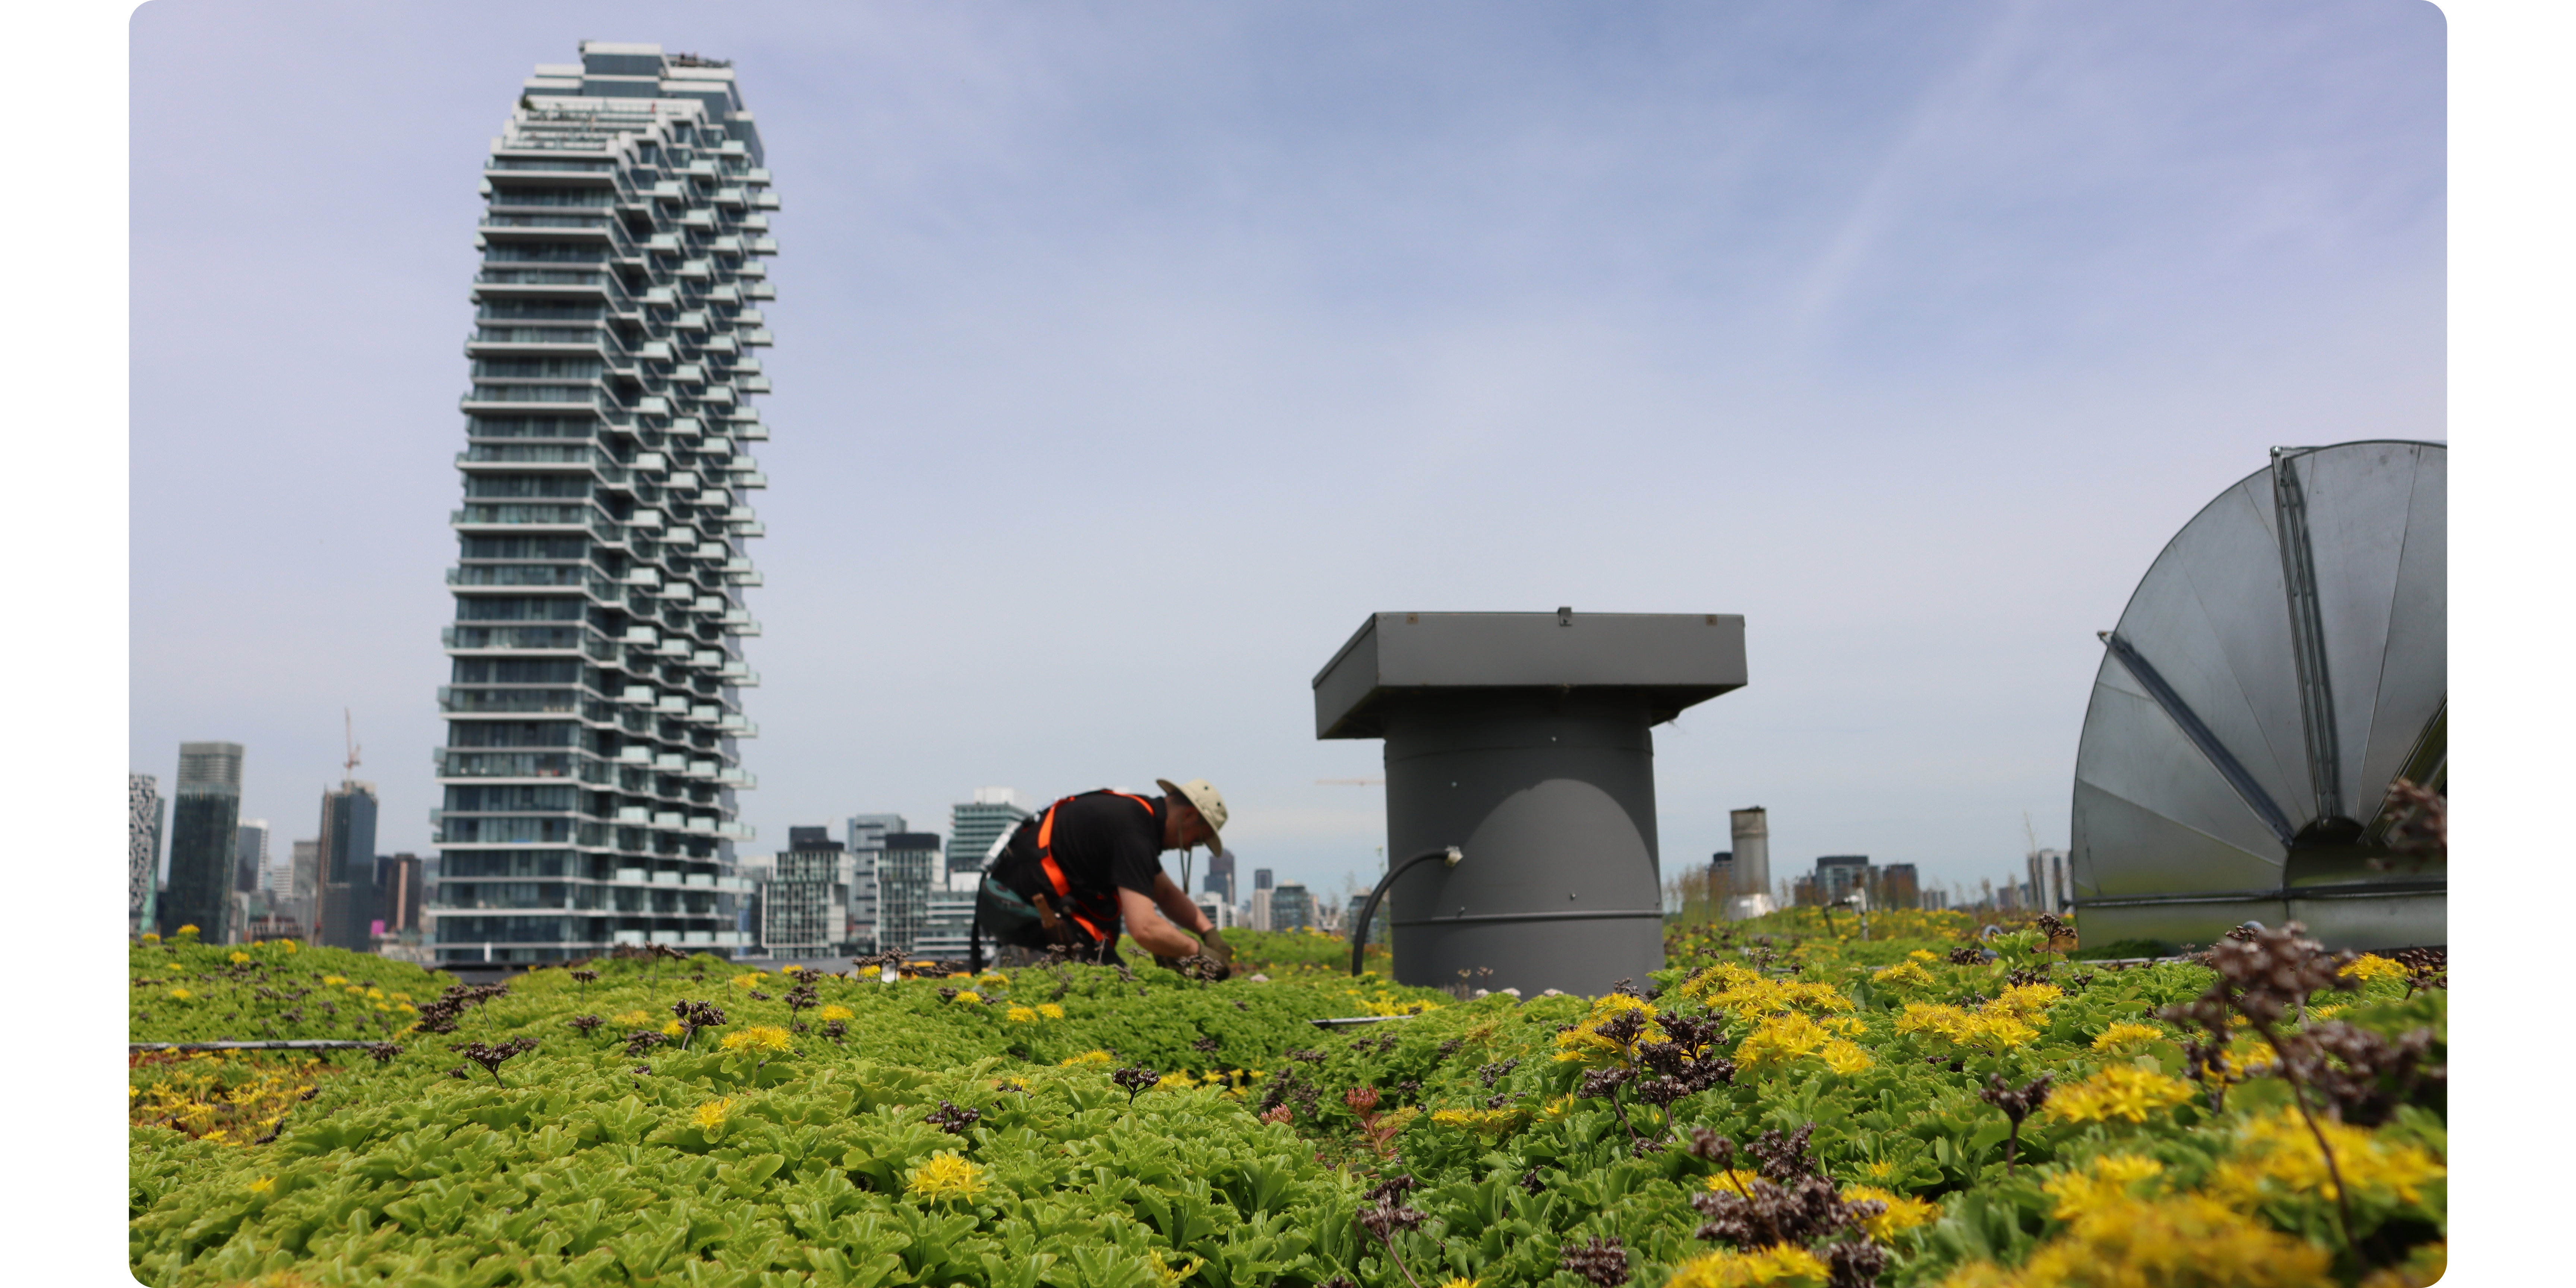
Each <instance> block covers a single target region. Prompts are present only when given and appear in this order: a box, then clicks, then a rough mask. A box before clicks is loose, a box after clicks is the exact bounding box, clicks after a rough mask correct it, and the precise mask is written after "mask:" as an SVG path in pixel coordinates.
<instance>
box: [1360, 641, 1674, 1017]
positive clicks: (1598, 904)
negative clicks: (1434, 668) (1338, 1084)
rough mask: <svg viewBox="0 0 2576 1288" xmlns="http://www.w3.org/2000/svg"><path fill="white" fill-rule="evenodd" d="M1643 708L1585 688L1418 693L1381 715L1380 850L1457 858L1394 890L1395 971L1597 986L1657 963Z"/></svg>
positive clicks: (1659, 928)
mask: <svg viewBox="0 0 2576 1288" xmlns="http://www.w3.org/2000/svg"><path fill="white" fill-rule="evenodd" d="M1648 719H1649V716H1648V713H1647V711H1646V709H1645V705H1644V704H1643V703H1642V702H1640V701H1638V700H1636V699H1633V698H1629V697H1624V696H1622V695H1619V694H1617V693H1615V692H1599V691H1584V690H1574V691H1572V692H1558V691H1552V690H1535V691H1533V690H1527V689H1511V690H1500V691H1495V690H1487V691H1483V692H1474V693H1440V694H1420V695H1415V696H1412V697H1410V698H1408V699H1407V700H1405V701H1404V702H1402V703H1400V704H1396V705H1395V706H1394V707H1393V709H1391V710H1390V711H1389V713H1388V715H1387V718H1386V735H1385V737H1386V816H1387V820H1386V821H1387V841H1388V846H1389V848H1388V851H1387V853H1388V855H1389V856H1390V857H1394V856H1400V855H1406V854H1413V853H1418V852H1420V851H1422V850H1426V849H1432V848H1436V847H1439V846H1444V845H1455V846H1458V847H1459V848H1460V849H1462V850H1464V851H1465V853H1466V856H1467V857H1466V860H1465V861H1464V862H1462V863H1461V864H1459V865H1458V866H1457V867H1455V868H1444V867H1441V866H1439V865H1437V864H1424V865H1423V866H1422V867H1420V868H1417V869H1415V870H1414V871H1412V872H1410V873H1407V874H1406V875H1405V876H1404V877H1403V879H1401V880H1399V881H1398V882H1397V883H1396V886H1395V889H1394V890H1393V891H1391V892H1390V893H1389V895H1388V899H1387V902H1388V904H1389V905H1390V907H1391V909H1392V913H1391V917H1390V921H1391V922H1392V924H1393V927H1394V933H1395V961H1396V977H1397V979H1399V980H1400V981H1402V982H1403V983H1406V984H1416V985H1426V986H1430V987H1435V988H1436V987H1443V986H1447V985H1453V984H1457V983H1459V982H1461V979H1462V978H1464V979H1467V980H1468V981H1469V982H1471V983H1472V984H1473V986H1475V987H1480V988H1490V989H1496V990H1500V989H1503V988H1517V989H1519V990H1521V994H1522V996H1524V997H1530V996H1535V995H1537V994H1538V993H1539V992H1541V991H1543V990H1545V989H1550V988H1555V989H1561V990H1563V991H1565V992H1568V993H1582V994H1600V993H1605V992H1608V991H1609V990H1610V988H1611V986H1612V985H1614V984H1616V983H1617V982H1618V981H1619V980H1622V979H1629V980H1634V981H1636V982H1637V983H1638V984H1640V985H1643V984H1644V983H1645V982H1646V975H1647V973H1648V972H1650V971H1654V970H1659V969H1661V968H1662V967H1663V964H1664V944H1663V897H1662V896H1663V891H1662V879H1661V875H1660V872H1661V869H1660V867H1659V863H1658V854H1657V849H1656V840H1655V773H1654V740H1653V736H1652V734H1651V733H1650V732H1649V730H1648V727H1647V725H1648ZM1480 969H1490V970H1491V971H1492V972H1493V973H1492V974H1491V975H1490V976H1479V975H1476V974H1475V972H1477V971H1479V970H1480ZM1461 971H1465V972H1469V974H1468V975H1467V976H1464V977H1462V976H1461V974H1460V972H1461Z"/></svg>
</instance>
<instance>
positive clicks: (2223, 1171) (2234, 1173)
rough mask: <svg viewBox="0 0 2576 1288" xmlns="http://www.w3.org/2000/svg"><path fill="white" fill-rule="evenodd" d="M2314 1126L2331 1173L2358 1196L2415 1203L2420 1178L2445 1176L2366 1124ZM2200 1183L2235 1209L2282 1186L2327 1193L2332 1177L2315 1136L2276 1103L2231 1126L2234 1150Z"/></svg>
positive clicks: (2421, 1155) (2422, 1155)
mask: <svg viewBox="0 0 2576 1288" xmlns="http://www.w3.org/2000/svg"><path fill="white" fill-rule="evenodd" d="M2317 1128H2318V1129H2319V1130H2321V1131H2323V1132H2324V1133H2325V1135H2326V1143H2327V1144H2329V1145H2331V1146H2333V1147H2334V1158H2335V1167H2336V1170H2338V1171H2340V1172H2341V1173H2342V1174H2343V1180H2344V1183H2345V1184H2346V1185H2350V1186H2351V1187H2353V1189H2354V1190H2356V1191H2358V1192H2360V1193H2361V1194H2363V1195H2364V1196H2366V1197H2374V1198H2387V1197H2391V1196H2393V1197H2395V1198H2397V1199H2399V1200H2401V1201H2403V1202H2407V1203H2412V1202H2415V1201H2416V1199H2417V1198H2418V1196H2419V1194H2420V1190H2419V1188H2418V1187H2420V1186H2421V1185H2422V1184H2423V1183H2424V1182H2426V1181H2431V1180H2438V1179H2440V1178H2441V1177H2443V1176H2445V1175H2447V1174H2448V1173H2447V1172H2446V1171H2445V1170H2444V1168H2443V1166H2442V1164H2441V1162H2440V1160H2438V1159H2436V1158H2434V1157H2433V1155H2432V1154H2430V1153H2428V1152H2426V1151H2425V1150H2424V1149H2423V1148H2422V1147H2421V1146H2417V1145H2404V1144H2398V1143H2396V1142H2394V1141H2388V1140H2383V1139H2381V1138H2380V1137H2378V1136H2377V1135H2374V1134H2373V1133H2372V1132H2371V1131H2370V1130H2369V1129H2368V1128H2365V1127H2355V1126H2353V1125H2351V1124H2349V1123H2343V1122H2337V1121H2335V1120H2334V1119H2331V1118H2320V1119H2318V1120H2317ZM2208 1187H2209V1190H2210V1192H2211V1193H2213V1194H2217V1195H2219V1196H2220V1197H2222V1198H2225V1199H2227V1200H2228V1201H2230V1202H2232V1203H2235V1204H2236V1205H2237V1206H2239V1207H2251V1206H2253V1205H2255V1204H2257V1203H2260V1202H2262V1201H2263V1200H2264V1199H2266V1198H2268V1197H2270V1196H2272V1195H2275V1194H2278V1193H2280V1192H2282V1191H2284V1190H2286V1191H2289V1192H2291V1193H2294V1194H2316V1195H2321V1196H2324V1197H2326V1198H2332V1197H2334V1181H2333V1178H2332V1177H2331V1176H2330V1175H2329V1174H2328V1173H2327V1171H2326V1165H2325V1158H2324V1156H2322V1155H2320V1154H2319V1153H2318V1152H2317V1141H2316V1137H2315V1136H2314V1135H2312V1134H2311V1133H2310V1132H2309V1130H2308V1125H2307V1122H2306V1120H2304V1119H2302V1118H2301V1117H2300V1116H2299V1111H2298V1110H2297V1109H2296V1108H2283V1109H2280V1110H2278V1111H2275V1112H2273V1113H2270V1114H2266V1115H2264V1116H2262V1117H2259V1118H2251V1119H2247V1120H2246V1121H2245V1122H2244V1123H2242V1124H2241V1125H2239V1126H2238V1128H2237V1149H2236V1155H2235V1157H2233V1158H2230V1159H2228V1160H2227V1161H2225V1162H2222V1163H2220V1164H2219V1165H2218V1166H2217V1167H2216V1168H2214V1169H2212V1170H2211V1172H2210V1174H2209V1180H2208Z"/></svg>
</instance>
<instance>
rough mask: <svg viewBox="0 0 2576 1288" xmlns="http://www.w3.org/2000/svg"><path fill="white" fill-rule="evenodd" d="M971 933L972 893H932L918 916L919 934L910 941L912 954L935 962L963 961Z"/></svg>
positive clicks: (969, 890) (967, 951)
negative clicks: (932, 959)
mask: <svg viewBox="0 0 2576 1288" xmlns="http://www.w3.org/2000/svg"><path fill="white" fill-rule="evenodd" d="M974 929H975V892H974V890H973V889H971V888H970V889H966V890H953V889H951V890H933V891H931V892H930V899H929V902H928V903H927V904H926V905H925V911H924V913H923V915H922V919H921V933H920V934H918V935H916V936H914V937H913V941H912V952H913V954H914V955H915V956H918V957H928V958H934V959H936V960H939V961H964V960H965V959H966V958H967V956H968V954H969V952H970V951H971V949H970V944H969V942H968V941H969V936H970V935H971V933H972V932H973V931H974Z"/></svg>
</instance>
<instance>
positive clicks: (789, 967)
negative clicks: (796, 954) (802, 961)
mask: <svg viewBox="0 0 2576 1288" xmlns="http://www.w3.org/2000/svg"><path fill="white" fill-rule="evenodd" d="M803 969H805V968H804V967H802V966H799V965H797V964H796V963H794V962H789V963H787V964H786V965H784V966H781V967H779V968H778V973H779V974H781V975H785V974H788V973H790V972H792V971H800V970H803Z"/></svg>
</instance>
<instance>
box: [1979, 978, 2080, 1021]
mask: <svg viewBox="0 0 2576 1288" xmlns="http://www.w3.org/2000/svg"><path fill="white" fill-rule="evenodd" d="M2065 996H2066V990H2065V989H2062V988H2059V987H2058V986H2056V985H2055V984H2015V985H2013V986H2012V987H2011V988H2008V989H2005V990H2004V993H2003V996H2001V997H1998V998H1996V999H1995V1000H1993V1001H1991V1002H1988V1003H1986V1006H1985V1009H1987V1010H1990V1011H1994V1010H2002V1011H2010V1012H2012V1013H2013V1014H2015V1015H2037V1014H2039V1013H2040V1012H2042V1011H2045V1010H2047V1009H2048V1008H2049V1007H2052V1006H2055V1005H2056V1004H2057V1003H2058V1001H2059V1000H2060V999H2062V998H2064V997H2065Z"/></svg>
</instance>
